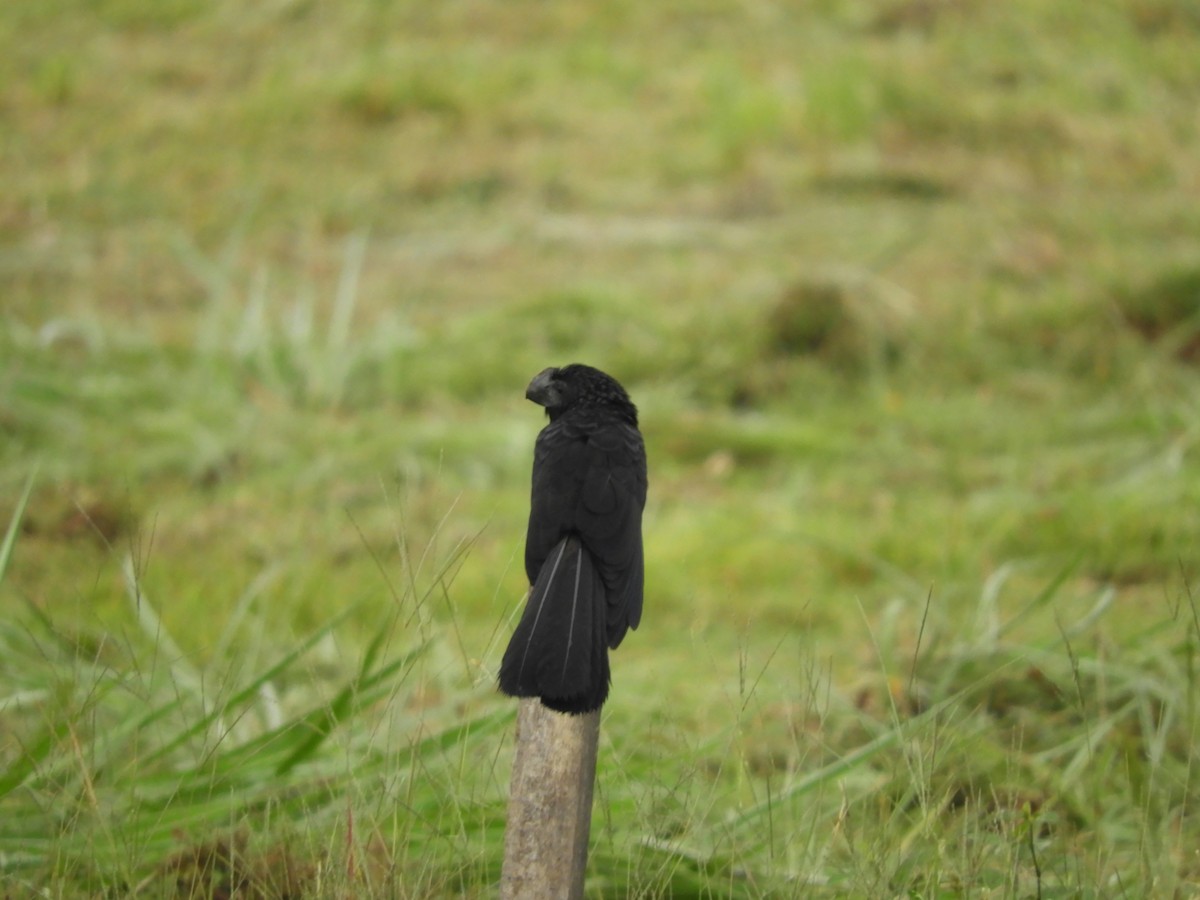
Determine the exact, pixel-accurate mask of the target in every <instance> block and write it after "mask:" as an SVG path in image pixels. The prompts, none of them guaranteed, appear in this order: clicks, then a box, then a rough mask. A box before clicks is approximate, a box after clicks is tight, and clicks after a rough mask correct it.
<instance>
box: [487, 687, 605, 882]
mask: <svg viewBox="0 0 1200 900" xmlns="http://www.w3.org/2000/svg"><path fill="white" fill-rule="evenodd" d="M599 740H600V710H595V711H594V712H590V713H584V714H582V715H567V714H564V713H558V712H554V711H553V710H551V709H547V708H546V707H545V706H543V705H542V703H541V701H540V700H538V699H537V698H535V697H527V698H524V699H522V700H521V701H520V706H519V707H518V710H517V755H516V759H515V760H514V761H513V772H512V783H511V787H510V789H509V795H508V826H507V831H506V832H505V835H504V869H503V872H502V875H501V879H500V897H501V900H581V898H582V897H583V875H584V870H585V869H587V853H588V835H589V833H590V831H591V824H592V786H593V784H594V783H595V780H596V745H597V744H598V742H599Z"/></svg>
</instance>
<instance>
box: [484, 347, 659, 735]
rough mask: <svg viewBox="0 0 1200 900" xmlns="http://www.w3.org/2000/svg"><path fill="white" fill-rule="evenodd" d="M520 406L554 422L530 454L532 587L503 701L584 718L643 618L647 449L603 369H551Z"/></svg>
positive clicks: (632, 411)
mask: <svg viewBox="0 0 1200 900" xmlns="http://www.w3.org/2000/svg"><path fill="white" fill-rule="evenodd" d="M525 396H526V397H528V398H529V399H530V400H532V401H534V402H535V403H539V404H541V405H542V406H544V407H545V408H546V413H547V414H548V415H549V417H550V422H549V424H548V425H546V427H545V428H543V429H542V431H541V433H540V434H539V435H538V438H537V444H536V445H535V447H534V454H533V489H532V492H531V499H530V508H529V530H528V532H527V534H526V538H525V573H526V575H527V576H528V577H529V582H530V584H531V585H532V587H531V588H530V591H529V600H528V602H527V603H526V605H525V612H524V613H523V614H522V616H521V621H520V622H519V623H518V624H517V628H516V631H515V632H514V633H513V636H512V639H511V640H510V641H509V644H508V649H507V650H505V651H504V659H503V661H502V662H501V664H500V690H502V691H503V692H504V693H506V694H509V695H511V696H513V697H540V698H541V701H542V703H543V704H545V705H546V706H548V707H549V708H550V709H554V710H558V711H559V712H566V713H584V712H590V711H592V710H595V709H599V708H600V706H601V705H602V704H603V703H604V701H605V699H606V698H607V697H608V687H609V683H610V680H611V675H610V671H609V665H608V651H609V649H610V648H615V647H616V646H617V645H618V644H620V643H621V640H622V639H623V638H624V637H625V632H626V631H627V630H628V629H630V628H637V626H638V622H639V621H640V620H641V617H642V588H643V561H642V509H643V507H644V506H645V505H646V449H645V446H644V444H643V443H642V435H641V433H640V432H639V431H638V417H637V407H635V406H634V405H633V403H632V402H631V401H630V399H629V395H628V394H627V393H625V389H624V388H623V387H621V385H620V384H618V383H617V381H616V380H615V379H613V378H612V377H610V376H608V375H606V374H604V373H603V372H601V371H600V370H598V369H593V368H591V367H590V366H584V365H578V364H576V365H570V366H564V367H563V368H561V369H556V368H550V369H546V370H545V371H543V372H541V373H539V374H538V375H537V376H536V377H535V378H534V379H533V381H531V382H530V383H529V388H528V389H527V390H526V392H525Z"/></svg>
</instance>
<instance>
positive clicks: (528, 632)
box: [500, 536, 611, 713]
mask: <svg viewBox="0 0 1200 900" xmlns="http://www.w3.org/2000/svg"><path fill="white" fill-rule="evenodd" d="M605 604H606V599H605V590H604V582H603V581H602V580H601V578H600V573H599V571H598V570H597V568H596V564H595V562H594V561H593V559H592V557H591V554H589V553H588V551H587V550H585V549H584V547H583V545H582V544H581V543H580V542H579V539H578V538H576V537H570V536H568V537H565V538H563V539H562V540H561V541H560V542H559V543H558V545H557V546H555V548H554V549H553V550H552V551H551V552H550V555H549V556H548V557H547V558H546V562H545V564H544V565H543V566H542V569H541V571H540V572H539V573H538V577H537V581H536V582H535V583H534V585H533V587H532V588H531V589H530V591H529V601H528V602H527V603H526V604H525V612H524V613H523V614H522V615H521V621H520V622H519V623H518V624H517V628H516V631H514V632H513V636H512V640H510V641H509V642H508V649H507V650H505V651H504V659H503V660H502V662H501V663H500V690H502V691H503V692H504V693H506V694H508V695H510V696H512V697H540V698H541V700H542V703H543V704H545V705H546V706H548V707H550V709H554V710H558V711H559V712H566V713H584V712H591V711H592V710H594V709H599V708H600V706H601V704H603V703H604V701H605V699H606V698H607V697H608V686H609V681H610V677H611V676H610V672H609V667H608V646H607V641H606V627H605Z"/></svg>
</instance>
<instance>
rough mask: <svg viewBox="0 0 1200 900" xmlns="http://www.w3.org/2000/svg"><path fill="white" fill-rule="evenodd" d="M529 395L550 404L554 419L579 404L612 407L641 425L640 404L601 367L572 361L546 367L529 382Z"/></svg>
mask: <svg viewBox="0 0 1200 900" xmlns="http://www.w3.org/2000/svg"><path fill="white" fill-rule="evenodd" d="M525 396H526V398H527V399H529V400H532V401H533V402H534V403H537V404H538V405H540V406H544V407H545V408H546V413H547V415H549V416H550V421H554V420H555V419H557V418H558V417H559V416H560V415H562V414H563V413H564V412H567V411H568V410H570V409H574V408H576V407H609V408H611V409H612V410H613V412H614V413H616V414H618V415H619V416H621V417H622V418H624V419H626V420H628V421H629V423H630V424H631V425H633V426H634V427H637V407H635V406H634V405H633V402H632V401H631V400H630V399H629V395H628V394H627V393H625V388H623V387H621V385H620V383H618V382H617V380H616V379H615V378H613V377H612V376H611V375H606V374H605V373H604V372H601V371H600V370H599V369H593V368H592V367H591V366H585V365H582V364H580V363H572V364H571V365H569V366H563V367H562V368H555V367H553V366H551V367H550V368H548V369H543V370H542V371H540V372H538V373H537V375H535V376H534V378H533V381H531V382H529V387H527V388H526V389H525Z"/></svg>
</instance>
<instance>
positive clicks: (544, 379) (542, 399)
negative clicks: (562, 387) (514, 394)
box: [525, 366, 558, 406]
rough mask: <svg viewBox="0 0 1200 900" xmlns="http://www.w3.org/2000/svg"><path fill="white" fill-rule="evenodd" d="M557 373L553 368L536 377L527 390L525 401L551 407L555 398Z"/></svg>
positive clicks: (541, 372) (539, 373)
mask: <svg viewBox="0 0 1200 900" xmlns="http://www.w3.org/2000/svg"><path fill="white" fill-rule="evenodd" d="M557 371H558V370H557V369H555V368H554V367H553V366H551V367H550V368H549V369H542V371H540V372H538V373H537V374H536V375H534V376H533V381H531V382H529V387H527V388H525V399H526V400H532V401H533V402H534V403H536V404H538V405H539V406H549V405H550V404H551V403H552V402H553V398H554V393H555V391H554V373H555V372H557Z"/></svg>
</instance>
